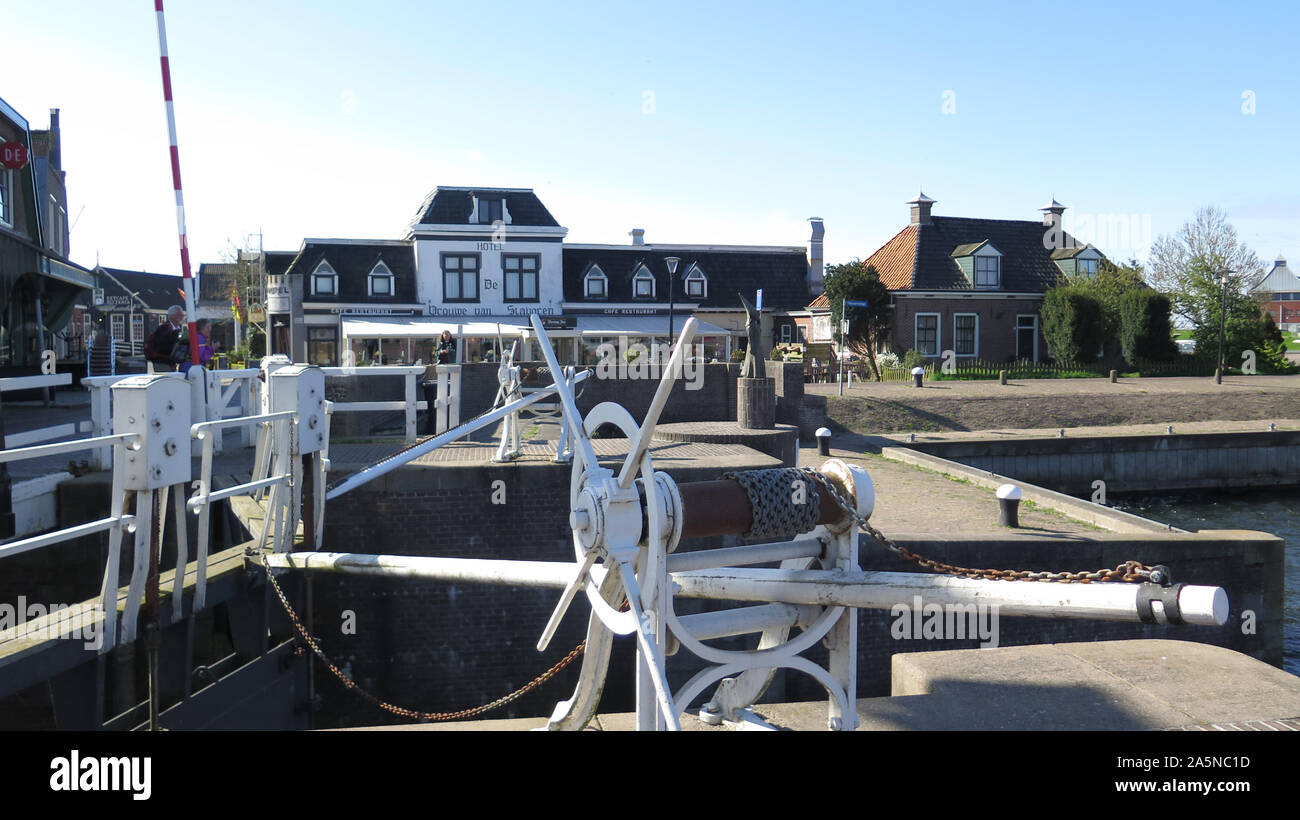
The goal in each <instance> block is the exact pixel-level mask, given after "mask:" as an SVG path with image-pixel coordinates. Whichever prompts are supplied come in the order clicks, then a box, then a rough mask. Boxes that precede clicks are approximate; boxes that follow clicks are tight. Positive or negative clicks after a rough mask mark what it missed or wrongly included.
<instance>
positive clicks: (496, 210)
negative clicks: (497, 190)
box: [478, 199, 505, 225]
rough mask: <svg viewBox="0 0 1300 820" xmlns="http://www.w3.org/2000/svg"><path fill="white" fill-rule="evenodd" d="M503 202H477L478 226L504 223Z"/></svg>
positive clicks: (493, 200)
mask: <svg viewBox="0 0 1300 820" xmlns="http://www.w3.org/2000/svg"><path fill="white" fill-rule="evenodd" d="M504 206H505V200H502V199H480V200H479V201H478V224H480V225H491V224H493V223H495V222H503V221H505V207H504Z"/></svg>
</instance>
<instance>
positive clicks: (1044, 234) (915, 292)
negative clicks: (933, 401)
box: [806, 193, 1103, 362]
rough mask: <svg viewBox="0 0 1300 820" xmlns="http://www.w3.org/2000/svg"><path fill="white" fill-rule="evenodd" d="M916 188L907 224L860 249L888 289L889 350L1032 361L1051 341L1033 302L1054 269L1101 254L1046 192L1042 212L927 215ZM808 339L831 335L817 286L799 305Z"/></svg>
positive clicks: (1064, 272) (1077, 265)
mask: <svg viewBox="0 0 1300 820" xmlns="http://www.w3.org/2000/svg"><path fill="white" fill-rule="evenodd" d="M935 201H936V200H933V199H931V198H930V197H928V196H926V195H925V194H924V193H922V194H920V195H919V196H918V197H917V198H916V199H913V200H912V201H910V202H908V203H907V204H908V206H909V207H910V215H911V218H910V220H909V222H908V225H907V226H906V227H904V228H903V229H902V230H901V231H899V232H898V234H896V235H895V236H894V237H893V238H892V239H890V240H889V241H888V242H886V243H885V244H884V245H883V246H881V247H880V248H879V249H878V250H877V251H876V252H875V253H873V254H871V256H870V257H868V258H867V260H866V262H867V263H868V264H870V265H874V266H875V268H876V270H877V271H878V272H879V274H880V278H881V281H882V282H884V284H885V287H886V288H888V289H889V293H890V303H891V306H892V307H893V322H892V326H891V331H890V336H889V344H888V347H889V349H890V350H892V351H893V352H896V353H899V354H901V353H903V352H904V351H907V350H913V349H915V350H918V351H920V352H921V353H923V354H924V355H926V356H928V357H940V356H942V355H943V353H944V351H946V350H951V351H953V353H954V355H955V356H956V357H957V358H958V359H963V358H970V359H976V358H978V359H982V360H985V361H991V362H1003V361H1012V360H1017V359H1028V360H1032V361H1039V360H1041V359H1044V358H1047V357H1048V356H1049V355H1050V351H1048V349H1047V342H1046V340H1045V339H1044V338H1043V332H1042V322H1041V320H1040V317H1039V308H1040V307H1041V306H1042V302H1043V295H1044V294H1045V293H1046V292H1047V291H1048V290H1049V289H1050V288H1052V287H1053V286H1054V285H1056V284H1057V283H1058V282H1059V281H1060V279H1061V277H1062V276H1068V275H1075V274H1079V275H1088V274H1090V273H1096V271H1097V266H1098V265H1099V264H1100V262H1101V260H1102V259H1103V256H1102V254H1101V252H1100V251H1098V250H1097V249H1096V248H1094V247H1093V246H1092V245H1087V244H1080V243H1079V242H1077V241H1076V240H1075V239H1074V237H1072V236H1070V235H1069V234H1067V233H1066V232H1065V231H1064V230H1063V228H1062V227H1061V216H1062V214H1063V213H1064V212H1065V206H1064V205H1061V204H1060V203H1058V202H1056V201H1055V200H1053V201H1052V202H1051V204H1049V205H1047V206H1045V207H1043V208H1041V209H1040V210H1041V211H1042V212H1043V218H1042V219H1041V220H1012V219H975V218H969V217H955V216H936V215H934V214H932V213H931V210H932V208H933V206H934V203H935ZM808 307H809V311H810V316H809V318H808V320H807V325H806V333H807V335H808V337H809V341H812V342H827V341H830V340H831V339H830V337H831V327H830V304H829V302H828V301H827V300H826V297H825V295H822V296H819V297H818V298H817V299H815V300H813V302H812V303H811V304H810V305H809V306H808Z"/></svg>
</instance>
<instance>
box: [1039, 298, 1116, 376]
mask: <svg viewBox="0 0 1300 820" xmlns="http://www.w3.org/2000/svg"><path fill="white" fill-rule="evenodd" d="M1041 313H1042V316H1043V336H1044V337H1045V338H1046V339H1047V346H1048V348H1049V349H1050V350H1051V351H1052V358H1054V359H1056V360H1057V361H1071V362H1087V361H1095V360H1096V358H1097V353H1098V352H1100V351H1101V348H1102V342H1103V341H1104V338H1103V333H1102V313H1101V302H1100V301H1099V300H1098V299H1097V298H1096V297H1095V296H1093V295H1091V294H1090V293H1088V292H1086V291H1085V290H1083V289H1082V288H1077V287H1056V288H1052V289H1051V290H1049V291H1048V292H1047V295H1046V296H1044V297H1043V308H1042V311H1041Z"/></svg>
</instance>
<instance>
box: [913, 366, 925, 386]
mask: <svg viewBox="0 0 1300 820" xmlns="http://www.w3.org/2000/svg"><path fill="white" fill-rule="evenodd" d="M924 378H925V368H924V367H913V368H912V386H913V387H920V386H921V380H922V379H924Z"/></svg>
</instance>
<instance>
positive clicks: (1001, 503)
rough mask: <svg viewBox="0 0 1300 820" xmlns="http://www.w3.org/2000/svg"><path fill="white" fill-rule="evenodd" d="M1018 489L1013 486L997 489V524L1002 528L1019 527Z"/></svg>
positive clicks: (1008, 485) (1005, 485)
mask: <svg viewBox="0 0 1300 820" xmlns="http://www.w3.org/2000/svg"><path fill="white" fill-rule="evenodd" d="M1020 495H1021V493H1020V488H1019V487H1017V486H1016V485H1014V484H1003V485H1002V486H1001V487H998V507H999V508H1000V513H999V515H998V523H999V524H1001V525H1002V526H1004V527H1019V526H1020Z"/></svg>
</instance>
